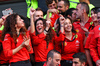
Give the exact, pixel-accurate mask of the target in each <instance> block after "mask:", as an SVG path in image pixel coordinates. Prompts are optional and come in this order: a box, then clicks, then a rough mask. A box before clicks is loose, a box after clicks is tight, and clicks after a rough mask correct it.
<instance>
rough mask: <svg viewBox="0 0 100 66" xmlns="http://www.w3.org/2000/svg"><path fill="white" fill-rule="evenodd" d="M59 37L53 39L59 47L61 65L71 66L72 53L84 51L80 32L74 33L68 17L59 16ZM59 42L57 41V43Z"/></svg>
mask: <svg viewBox="0 0 100 66" xmlns="http://www.w3.org/2000/svg"><path fill="white" fill-rule="evenodd" d="M60 25H61V28H60V33H59V34H60V35H59V37H60V39H59V40H58V38H57V39H55V41H56V46H57V45H58V46H59V48H60V49H61V51H60V52H61V66H72V59H73V57H72V56H73V55H74V54H75V53H78V52H84V49H83V39H82V36H81V34H79V33H76V32H75V30H74V29H73V27H72V20H71V19H70V18H68V17H65V18H64V17H60ZM58 42H59V43H58Z"/></svg>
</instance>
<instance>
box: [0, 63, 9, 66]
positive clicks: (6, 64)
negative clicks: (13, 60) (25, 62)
mask: <svg viewBox="0 0 100 66" xmlns="http://www.w3.org/2000/svg"><path fill="white" fill-rule="evenodd" d="M0 66H9V63H4V64H0Z"/></svg>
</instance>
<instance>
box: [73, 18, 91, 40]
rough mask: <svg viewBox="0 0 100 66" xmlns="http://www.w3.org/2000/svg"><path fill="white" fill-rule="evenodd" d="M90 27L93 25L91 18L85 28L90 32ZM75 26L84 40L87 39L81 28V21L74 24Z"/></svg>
mask: <svg viewBox="0 0 100 66" xmlns="http://www.w3.org/2000/svg"><path fill="white" fill-rule="evenodd" d="M90 25H92V19H91V18H89V20H88V22H87V23H86V24H85V25H84V27H85V28H86V29H88V30H89V31H90V30H91V29H92V27H91V28H90ZM73 26H74V29H75V30H76V32H79V33H81V34H82V36H83V38H85V31H84V30H83V29H82V28H81V25H80V21H78V22H74V23H73ZM89 28H90V29H89Z"/></svg>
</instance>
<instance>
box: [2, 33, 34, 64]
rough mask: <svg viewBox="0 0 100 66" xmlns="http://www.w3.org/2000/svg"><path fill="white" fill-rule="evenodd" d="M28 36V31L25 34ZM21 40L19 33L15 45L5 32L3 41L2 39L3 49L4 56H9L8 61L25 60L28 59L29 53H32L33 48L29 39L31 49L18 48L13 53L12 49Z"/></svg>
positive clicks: (19, 43) (20, 42)
mask: <svg viewBox="0 0 100 66" xmlns="http://www.w3.org/2000/svg"><path fill="white" fill-rule="evenodd" d="M26 35H27V36H29V33H27V34H26ZM22 42H23V37H22V35H21V34H20V35H19V37H18V38H17V44H16V45H15V43H14V40H13V38H12V37H11V36H10V34H6V35H5V38H4V41H3V43H2V44H3V51H4V55H5V57H7V58H9V63H11V62H17V61H25V60H28V59H30V56H29V53H33V49H32V46H31V41H30V43H29V44H30V47H31V51H30V52H28V51H27V49H26V48H25V47H23V48H22V49H21V50H19V51H18V52H17V53H16V54H14V55H13V49H15V48H16V47H18V46H19V45H21V44H22Z"/></svg>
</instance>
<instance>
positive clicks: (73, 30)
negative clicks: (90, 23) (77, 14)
mask: <svg viewBox="0 0 100 66" xmlns="http://www.w3.org/2000/svg"><path fill="white" fill-rule="evenodd" d="M65 19H69V20H70V21H71V24H72V23H73V21H72V19H71V18H69V17H65ZM72 32H73V33H76V31H75V29H74V26H73V24H72Z"/></svg>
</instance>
